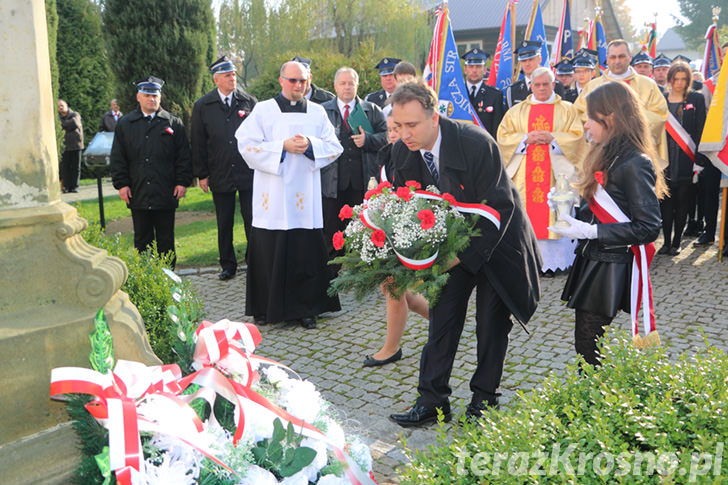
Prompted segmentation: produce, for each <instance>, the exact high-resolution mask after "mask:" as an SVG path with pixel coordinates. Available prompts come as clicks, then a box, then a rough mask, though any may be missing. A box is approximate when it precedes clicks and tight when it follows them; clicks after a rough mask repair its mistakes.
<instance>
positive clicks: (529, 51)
mask: <svg viewBox="0 0 728 485" xmlns="http://www.w3.org/2000/svg"><path fill="white" fill-rule="evenodd" d="M541 44H542V43H541V42H539V41H537V40H524V41H523V42H521V45H520V46H518V49H516V53H517V54H518V60H519V61H525V60H526V59H530V58H532V57H536V56H537V55H539V54H540V53H541Z"/></svg>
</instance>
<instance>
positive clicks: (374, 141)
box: [321, 97, 387, 198]
mask: <svg viewBox="0 0 728 485" xmlns="http://www.w3.org/2000/svg"><path fill="white" fill-rule="evenodd" d="M356 103H357V104H359V105H361V107H362V109H363V110H364V114H365V115H366V117H367V119H368V120H369V123H370V124H371V125H372V129H374V133H367V136H366V138H365V139H364V146H363V147H361V149H360V150H361V151H362V153H361V159H362V160H361V162H362V163H361V170H362V178H363V180H364V187H365V188H366V184H367V181H368V180H369V177H375V178H376V179H377V180H379V172H378V168H379V161H378V159H377V152H378V151H379V149H380V148H382V147H383V146H384V145H386V144H387V120H386V119H385V118H384V115H383V114H382V110H381V109H379V107H378V106H376V105H374V104H372V103H368V102H366V101H362V100H361V99H359V97H357V98H356ZM321 106H323V108H324V109H325V110H326V115H327V116H328V117H329V121H331V124H332V125H334V130H336V137H337V138H339V139H341V137H342V135H343V134H342V133H341V130H346V128H345V127H344V123H343V120H342V118H341V111H340V110H339V105H338V103H337V102H336V98H334V99H332V100H330V101H327V102H325V103H324V104H322V105H321ZM348 135H349V136H350V135H351V133H349V134H348ZM341 158H342V157H339V159H338V160H336V161H335V162H334V163H332V164H329V165H327V166H325V167H324V168H322V169H321V193H322V194H323V196H324V197H332V198H333V197H336V194H337V190H338V189H337V186H338V181H339V163H340V161H341Z"/></svg>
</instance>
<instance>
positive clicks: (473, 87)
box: [470, 86, 475, 98]
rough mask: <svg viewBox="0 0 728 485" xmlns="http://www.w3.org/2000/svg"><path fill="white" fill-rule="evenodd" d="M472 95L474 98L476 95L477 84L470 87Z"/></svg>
mask: <svg viewBox="0 0 728 485" xmlns="http://www.w3.org/2000/svg"><path fill="white" fill-rule="evenodd" d="M470 97H471V98H474V97H475V86H471V87H470Z"/></svg>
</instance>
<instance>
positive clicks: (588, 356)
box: [574, 310, 614, 366]
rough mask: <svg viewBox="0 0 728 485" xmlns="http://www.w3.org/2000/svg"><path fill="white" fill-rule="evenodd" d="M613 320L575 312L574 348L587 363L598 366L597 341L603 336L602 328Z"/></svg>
mask: <svg viewBox="0 0 728 485" xmlns="http://www.w3.org/2000/svg"><path fill="white" fill-rule="evenodd" d="M613 319H614V317H606V316H604V315H599V314H597V313H591V312H586V311H584V310H576V326H575V327H574V348H575V349H576V352H577V353H578V354H579V355H581V356H582V357H584V360H585V361H587V363H589V364H591V365H594V366H597V365H599V364H600V363H599V352H598V350H597V340H598V339H599V338H600V337H601V336H602V335H604V330H605V328H604V327H606V326H607V325H609V324H610V323H612V320H613Z"/></svg>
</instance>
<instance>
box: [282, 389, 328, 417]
mask: <svg viewBox="0 0 728 485" xmlns="http://www.w3.org/2000/svg"><path fill="white" fill-rule="evenodd" d="M280 403H281V405H282V406H283V407H284V408H286V410H287V411H288V412H289V413H291V414H292V415H294V416H296V417H297V418H299V419H302V420H304V421H307V422H309V423H311V422H313V421H314V420H315V419H316V417H317V416H318V414H319V412H320V410H321V404H322V401H321V394H319V392H318V391H317V390H316V387H315V386H314V385H313V384H312V383H310V382H308V381H297V380H293V379H288V380H287V381H286V382H282V383H281V400H280Z"/></svg>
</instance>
